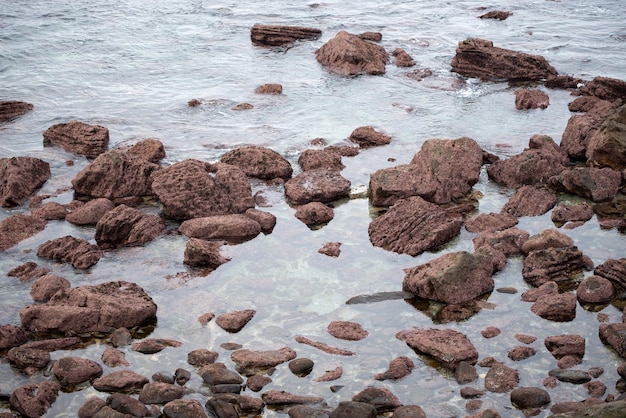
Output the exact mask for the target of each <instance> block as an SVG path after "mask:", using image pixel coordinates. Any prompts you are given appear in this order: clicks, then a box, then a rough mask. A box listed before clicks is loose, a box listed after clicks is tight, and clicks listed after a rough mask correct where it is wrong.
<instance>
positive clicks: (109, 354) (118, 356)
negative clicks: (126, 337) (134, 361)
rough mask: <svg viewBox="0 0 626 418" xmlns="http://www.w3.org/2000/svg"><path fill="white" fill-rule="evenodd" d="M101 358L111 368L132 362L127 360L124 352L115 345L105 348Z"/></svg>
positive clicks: (128, 364)
mask: <svg viewBox="0 0 626 418" xmlns="http://www.w3.org/2000/svg"><path fill="white" fill-rule="evenodd" d="M101 359H102V362H103V363H104V364H106V365H107V366H108V367H111V368H114V367H118V366H130V363H129V362H128V361H126V356H125V355H124V353H123V352H121V351H120V350H118V349H117V348H113V347H107V348H105V349H104V352H103V353H102V357H101Z"/></svg>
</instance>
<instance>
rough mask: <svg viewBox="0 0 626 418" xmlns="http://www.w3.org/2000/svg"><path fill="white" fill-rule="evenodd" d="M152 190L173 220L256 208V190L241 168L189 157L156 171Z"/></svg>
mask: <svg viewBox="0 0 626 418" xmlns="http://www.w3.org/2000/svg"><path fill="white" fill-rule="evenodd" d="M152 190H153V191H154V193H155V194H156V195H157V196H158V198H159V200H160V201H161V203H163V210H164V212H165V214H166V215H167V216H169V217H170V218H172V219H177V220H186V219H191V218H199V217H203V216H213V215H227V214H233V213H235V214H236V213H243V212H245V211H246V210H247V209H250V208H253V207H254V200H253V198H252V189H251V187H250V182H249V180H248V177H247V176H246V174H245V173H244V172H243V171H242V170H241V169H239V168H237V167H235V166H232V165H229V164H224V163H218V164H209V163H204V162H202V161H199V160H194V159H189V160H185V161H181V162H179V163H176V164H174V165H172V166H170V167H167V168H164V169H161V170H159V171H157V172H155V173H154V174H153V182H152Z"/></svg>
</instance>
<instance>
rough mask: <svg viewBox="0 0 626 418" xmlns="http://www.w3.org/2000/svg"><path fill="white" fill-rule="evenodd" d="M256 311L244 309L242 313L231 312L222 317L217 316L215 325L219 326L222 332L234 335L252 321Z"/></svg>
mask: <svg viewBox="0 0 626 418" xmlns="http://www.w3.org/2000/svg"><path fill="white" fill-rule="evenodd" d="M255 314H256V311H255V310H253V309H246V310H243V311H233V312H228V313H225V314H222V315H219V316H218V317H217V318H216V319H215V323H216V324H217V325H219V326H220V328H222V329H223V330H224V331H227V332H232V333H236V332H239V331H241V329H242V328H243V327H245V326H246V324H247V323H248V322H250V321H251V320H252V318H253V317H254V315H255Z"/></svg>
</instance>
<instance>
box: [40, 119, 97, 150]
mask: <svg viewBox="0 0 626 418" xmlns="http://www.w3.org/2000/svg"><path fill="white" fill-rule="evenodd" d="M43 144H44V146H54V147H61V148H63V149H64V150H65V151H67V152H71V153H74V154H79V155H84V156H85V157H87V158H96V157H97V156H98V155H100V154H102V153H103V152H105V151H106V149H107V147H108V145H109V130H108V129H107V128H105V127H103V126H98V125H89V124H87V123H84V122H78V121H72V122H68V123H59V124H57V125H53V126H51V127H49V128H48V129H47V130H46V131H45V132H44V133H43Z"/></svg>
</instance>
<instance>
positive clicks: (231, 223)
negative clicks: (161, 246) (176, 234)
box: [178, 214, 261, 243]
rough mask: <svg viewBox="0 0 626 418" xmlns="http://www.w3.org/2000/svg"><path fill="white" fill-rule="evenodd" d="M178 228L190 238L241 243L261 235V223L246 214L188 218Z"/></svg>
mask: <svg viewBox="0 0 626 418" xmlns="http://www.w3.org/2000/svg"><path fill="white" fill-rule="evenodd" d="M178 230H179V231H180V232H182V233H183V234H184V235H186V236H188V237H190V238H198V239H203V240H224V241H228V242H230V243H241V242H245V241H249V240H251V239H253V238H255V237H256V236H257V235H259V234H260V233H261V225H260V224H259V223H258V222H257V221H255V220H253V219H251V218H250V217H248V216H246V215H241V214H233V215H216V216H208V217H202V218H194V219H188V220H186V221H184V222H183V223H182V224H181V225H180V227H179V228H178Z"/></svg>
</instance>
